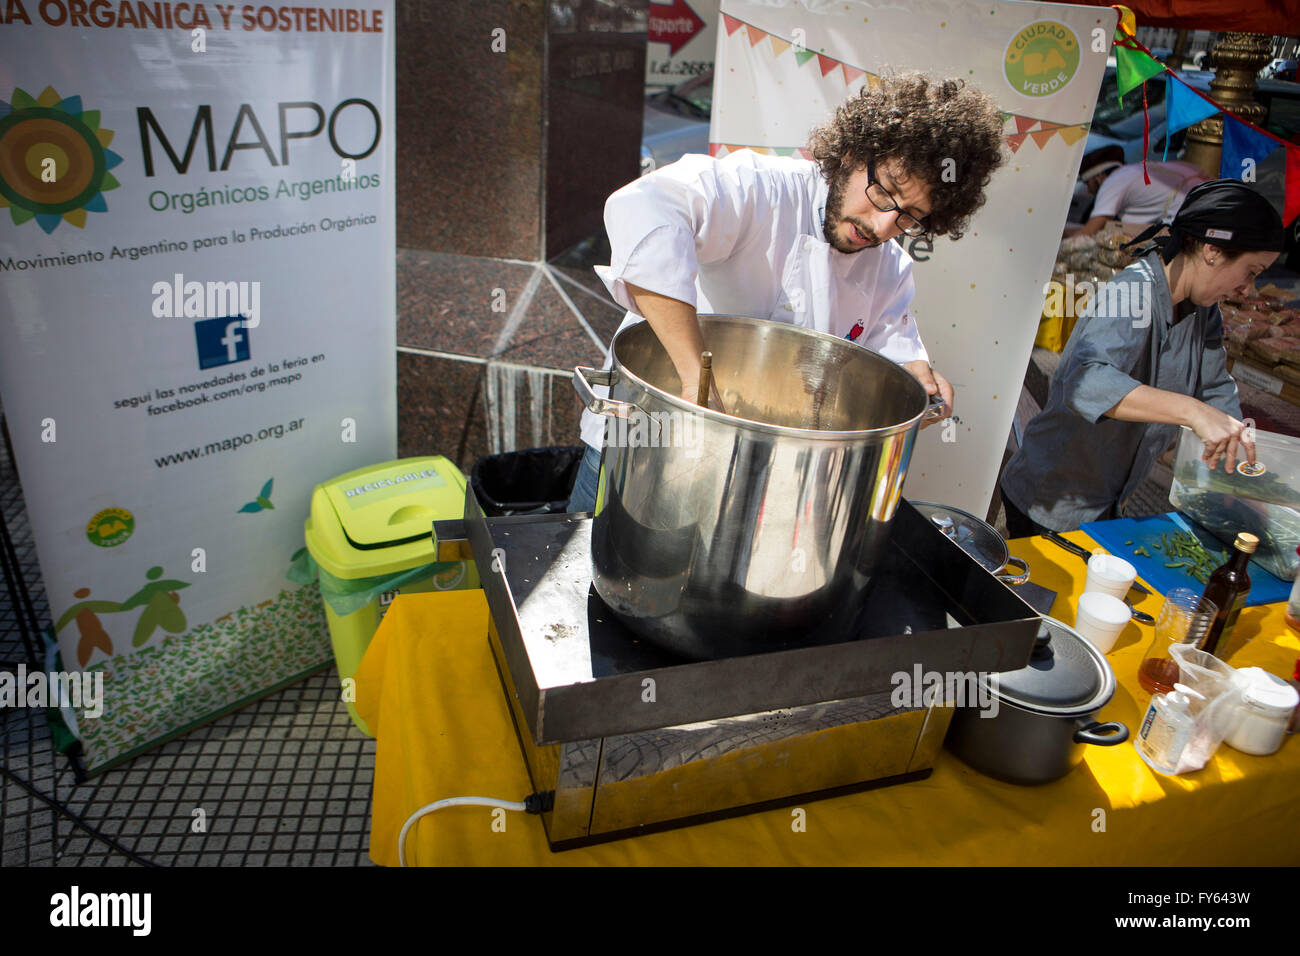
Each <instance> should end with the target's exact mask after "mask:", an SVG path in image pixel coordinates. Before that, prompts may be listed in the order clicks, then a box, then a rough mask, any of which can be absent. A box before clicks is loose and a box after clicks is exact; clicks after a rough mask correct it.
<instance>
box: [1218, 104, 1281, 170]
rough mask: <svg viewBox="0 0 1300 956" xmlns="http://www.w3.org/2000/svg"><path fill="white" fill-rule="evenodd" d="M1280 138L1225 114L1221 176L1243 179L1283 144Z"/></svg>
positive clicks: (1220, 163) (1220, 164) (1220, 165)
mask: <svg viewBox="0 0 1300 956" xmlns="http://www.w3.org/2000/svg"><path fill="white" fill-rule="evenodd" d="M1281 145H1282V143H1281V141H1280V140H1276V139H1274V138H1273V137H1272V136H1269V135H1268V134H1266V133H1261V132H1259V131H1258V130H1254V129H1251V128H1250V127H1249V126H1247V125H1246V124H1245V123H1243V122H1241V121H1240V120H1238V119H1236V118H1235V117H1233V116H1231V115H1230V114H1226V113H1225V114H1224V116H1223V155H1222V158H1221V159H1220V161H1219V176H1220V177H1221V178H1223V179H1242V178H1245V176H1246V173H1247V172H1248V171H1249V173H1250V174H1251V176H1252V177H1253V174H1254V171H1255V168H1256V167H1257V166H1258V165H1259V164H1260V163H1262V162H1263V161H1264V160H1265V159H1267V158H1268V157H1269V156H1270V155H1271V154H1272V153H1273V151H1274V150H1275V149H1277V148H1278V147H1279V146H1281Z"/></svg>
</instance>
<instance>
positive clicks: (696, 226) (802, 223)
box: [582, 149, 929, 449]
mask: <svg viewBox="0 0 1300 956" xmlns="http://www.w3.org/2000/svg"><path fill="white" fill-rule="evenodd" d="M827 193H828V189H827V185H826V181H825V179H823V178H822V175H821V171H820V169H819V168H818V166H817V164H816V163H813V162H810V161H808V160H803V159H791V158H786V157H775V156H763V155H761V154H759V153H756V152H754V151H753V150H748V149H745V150H740V151H737V152H734V153H730V154H728V155H727V156H726V157H724V158H722V159H714V158H712V157H710V156H703V155H687V156H684V157H682V159H680V160H678V161H677V162H675V163H673V164H671V165H669V166H665V167H663V168H662V169H659V170H656V171H655V172H653V173H651V174H649V175H648V176H643V177H641V178H640V179H637V180H635V181H633V182H631V183H629V184H628V185H626V186H624V187H623V188H622V189H620V190H618V191H617V192H615V193H614V194H613V195H612V196H610V197H609V200H608V201H607V202H606V203H605V228H606V230H607V232H608V233H609V241H610V259H611V262H610V264H609V265H608V266H597V267H596V273H597V275H599V276H600V278H601V279H602V280H603V281H604V283H605V285H606V286H607V287H608V289H609V292H610V294H611V295H612V296H613V297H614V300H615V301H616V302H618V304H619V305H621V306H623V307H624V308H626V309H628V310H629V311H628V314H627V316H626V318H625V319H624V320H623V324H622V325H621V326H619V329H620V331H621V330H622V329H623V328H626V327H627V326H628V325H630V324H631V323H633V322H641V321H644V318H643V317H642V316H641V314H640V313H639V312H638V311H637V309H636V303H635V302H633V301H632V297H631V296H630V295H629V294H628V290H627V284H628V283H631V284H632V285H635V286H639V287H640V288H642V289H647V290H649V291H651V292H657V293H659V294H660V295H665V296H669V297H670V298H673V299H678V300H679V301H682V302H689V303H691V304H692V305H694V306H695V308H696V311H697V312H702V313H709V312H713V313H719V314H723V315H745V316H756V317H759V318H768V319H771V320H772V321H774V322H788V323H790V324H792V325H797V326H800V327H802V328H807V329H815V330H816V331H819V332H829V333H830V334H832V335H836V336H841V337H843V338H846V339H848V340H849V341H851V342H856V343H857V344H858V345H861V346H863V347H865V348H869V349H872V350H873V351H876V352H879V353H880V354H881V355H884V356H885V357H886V358H889V359H891V360H893V361H895V362H900V363H901V362H911V361H915V360H916V359H926V360H928V358H929V356H928V354H927V353H926V350H925V346H924V345H922V343H921V337H920V334H919V333H918V332H917V328H916V321H915V320H914V318H913V316H912V297H913V294H914V291H915V288H914V286H913V284H912V261H911V259H910V258H909V257H908V255H907V253H906V252H905V251H904V250H903V249H902V248H901V247H900V246H899V245H898V244H897V243H896V242H892V241H891V242H884V243H881V244H880V245H879V246H877V247H875V248H872V249H863V250H862V251H860V252H855V253H843V252H839V251H838V250H836V249H835V248H833V247H832V246H831V245H830V244H829V243H828V242H826V240H825V238H824V234H823V232H822V220H823V218H824V216H825V212H826V197H827ZM605 367H606V368H608V367H609V361H608V360H607V361H606V365H605ZM596 391H597V394H600V395H605V394H607V392H608V389H605V388H599V387H598V388H597V389H596ZM604 421H605V420H604V418H603V417H602V416H599V415H593V414H592V413H590V412H585V411H584V412H583V416H582V439H583V441H584V442H586V443H587V444H588V445H591V446H592V447H593V448H597V449H598V448H600V447H601V446H602V445H603V443H604V429H605V424H604Z"/></svg>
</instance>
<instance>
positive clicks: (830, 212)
mask: <svg viewBox="0 0 1300 956" xmlns="http://www.w3.org/2000/svg"><path fill="white" fill-rule="evenodd" d="M851 174H852V171H851V170H847V169H841V170H840V171H839V172H838V173H837V174H836V175H835V179H834V181H833V182H831V184H830V186H829V191H828V192H827V194H826V218H825V219H824V220H823V221H822V234H823V235H824V236H825V237H826V241H827V242H829V243H830V244H831V248H833V249H835V250H837V251H839V252H844V253H848V254H850V255H851V254H852V253H855V252H861V251H862V250H864V249H873V248H875V247H876V246H878V245H880V242H881V240H880V237H878V236H877V235H876V234H875V233H874V232H872V231H871V230H870V229H869V228H868V227H867V225H866V224H865V223H861V222H853V225H854V226H855V227H856V228H857V230H858V232H860V233H862V236H863V238H864V239H866V240H867V244H866V245H865V246H850V245H845V244H844V242H843V241H842V240H841V239H840V238H839V237H838V236H837V235H836V234H835V231H836V229H837V228H838V227H839V225H840V223H841V222H843V221H844V220H843V219H842V218H841V213H842V212H843V209H844V192H845V189H846V187H847V186H848V182H849V176H850V175H851ZM850 221H852V220H850Z"/></svg>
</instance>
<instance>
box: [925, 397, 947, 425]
mask: <svg viewBox="0 0 1300 956" xmlns="http://www.w3.org/2000/svg"><path fill="white" fill-rule="evenodd" d="M943 408H944V405H943V398H942V397H941V396H939V395H931V396H929V398H928V401H927V402H926V403H925V411H924V412H922V413H921V421H923V422H932V421H935V420H936V419H939V418H942V417H943Z"/></svg>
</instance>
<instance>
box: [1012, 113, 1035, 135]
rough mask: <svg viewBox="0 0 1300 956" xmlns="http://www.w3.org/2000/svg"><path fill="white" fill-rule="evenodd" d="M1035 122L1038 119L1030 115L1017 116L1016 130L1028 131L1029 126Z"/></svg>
mask: <svg viewBox="0 0 1300 956" xmlns="http://www.w3.org/2000/svg"><path fill="white" fill-rule="evenodd" d="M1037 122H1038V120H1036V119H1034V118H1033V117H1032V116H1017V117H1016V132H1017V133H1027V132H1029V127H1031V126H1033V125H1034V124H1035V123H1037Z"/></svg>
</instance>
